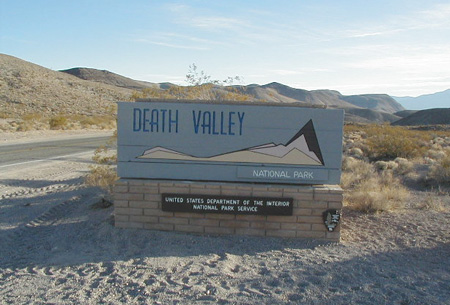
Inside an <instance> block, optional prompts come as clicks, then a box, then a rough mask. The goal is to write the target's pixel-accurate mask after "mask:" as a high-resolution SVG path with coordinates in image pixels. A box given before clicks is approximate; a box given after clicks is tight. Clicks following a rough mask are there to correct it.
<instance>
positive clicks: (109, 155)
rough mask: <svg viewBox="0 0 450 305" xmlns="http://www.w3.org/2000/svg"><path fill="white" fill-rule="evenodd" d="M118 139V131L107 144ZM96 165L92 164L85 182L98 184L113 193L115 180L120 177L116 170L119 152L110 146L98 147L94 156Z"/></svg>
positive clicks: (90, 184) (92, 184)
mask: <svg viewBox="0 0 450 305" xmlns="http://www.w3.org/2000/svg"><path fill="white" fill-rule="evenodd" d="M115 141H117V131H116V132H114V135H113V136H112V137H111V138H110V139H109V140H108V143H107V145H112V144H113V143H114V142H115ZM92 160H93V161H94V163H95V165H93V166H90V170H89V173H88V174H87V175H86V177H85V183H86V184H87V185H89V186H97V187H101V188H103V189H104V190H106V191H107V192H108V193H109V194H111V193H112V191H113V187H114V182H116V180H117V179H118V176H117V171H116V163H117V153H116V152H115V151H114V150H113V151H111V150H110V149H109V148H108V146H101V147H99V148H97V149H96V150H95V152H94V156H93V157H92Z"/></svg>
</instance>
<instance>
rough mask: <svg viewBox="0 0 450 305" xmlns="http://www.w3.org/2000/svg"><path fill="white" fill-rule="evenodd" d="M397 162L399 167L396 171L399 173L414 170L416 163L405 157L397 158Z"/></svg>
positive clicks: (407, 172) (403, 173)
mask: <svg viewBox="0 0 450 305" xmlns="http://www.w3.org/2000/svg"><path fill="white" fill-rule="evenodd" d="M394 162H395V163H397V165H398V166H397V168H396V169H395V173H396V174H398V175H406V174H409V173H410V172H412V171H413V170H414V163H412V162H411V161H409V160H408V159H405V158H395V160H394Z"/></svg>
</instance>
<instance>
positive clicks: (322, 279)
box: [0, 137, 450, 304]
mask: <svg viewBox="0 0 450 305" xmlns="http://www.w3.org/2000/svg"><path fill="white" fill-rule="evenodd" d="M0 138H1V137H0ZM0 143H1V142H0ZM0 149H1V146H0ZM89 158H90V156H89V155H86V156H84V157H83V156H77V158H76V159H73V158H72V159H67V160H58V161H49V162H45V163H38V164H35V165H33V168H31V169H30V168H20V167H18V168H8V170H5V171H2V172H0V245H1V247H0V304H194V303H195V304H325V303H326V304H450V224H449V219H450V212H449V211H448V209H446V210H445V209H444V210H441V211H434V210H427V209H411V210H407V211H399V212H396V213H383V214H378V215H367V214H360V213H357V212H353V211H349V210H344V213H343V220H342V224H341V225H342V242H341V243H339V244H334V243H325V242H320V241H314V240H303V239H279V238H258V237H246V236H200V235H194V234H181V233H174V232H158V231H146V230H133V229H117V228H115V227H114V226H113V214H112V207H99V205H98V204H97V203H99V202H101V198H102V196H103V194H102V192H101V191H100V190H98V189H95V188H88V187H86V186H84V185H83V183H82V182H83V180H82V176H83V175H85V174H86V172H87V170H88V166H89V164H90V163H89ZM426 196H429V194H426V193H424V192H418V191H417V192H415V193H414V194H413V199H412V200H418V201H420V200H425V199H427V198H428V197H426ZM436 196H437V195H436ZM428 199H429V198H428ZM439 200H441V201H442V202H444V205H446V206H447V207H449V206H450V202H449V198H448V196H447V197H446V196H441V197H439Z"/></svg>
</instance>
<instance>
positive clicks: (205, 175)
mask: <svg viewBox="0 0 450 305" xmlns="http://www.w3.org/2000/svg"><path fill="white" fill-rule="evenodd" d="M343 119H344V113H343V110H339V109H324V108H305V107H300V106H298V105H295V104H269V103H232V102H230V103H218V102H193V101H161V100H156V101H153V100H149V101H142V102H119V110H118V175H119V176H120V177H121V178H134V179H159V180H178V181H179V180H182V181H186V180H188V181H209V182H239V183H281V184H310V185H312V184H339V182H340V174H341V172H340V167H341V158H342V126H343Z"/></svg>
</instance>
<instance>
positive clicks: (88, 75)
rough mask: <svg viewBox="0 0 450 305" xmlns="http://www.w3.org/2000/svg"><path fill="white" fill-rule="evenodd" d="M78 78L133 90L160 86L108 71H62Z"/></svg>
mask: <svg viewBox="0 0 450 305" xmlns="http://www.w3.org/2000/svg"><path fill="white" fill-rule="evenodd" d="M60 72H64V73H67V74H70V75H73V76H76V77H78V78H81V79H84V80H89V81H94V82H97V83H103V84H107V85H111V86H116V87H122V88H127V89H133V90H141V89H144V88H151V87H159V85H158V84H153V83H149V82H142V81H137V80H134V79H131V78H128V77H125V76H122V75H119V74H116V73H112V72H109V71H106V70H97V69H90V68H72V69H67V70H61V71H60Z"/></svg>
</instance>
